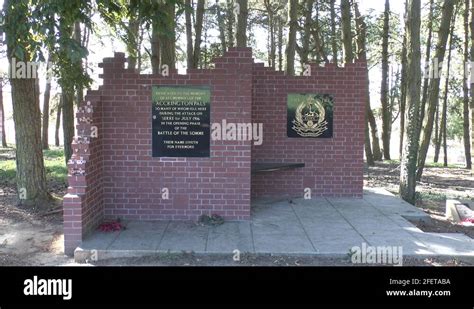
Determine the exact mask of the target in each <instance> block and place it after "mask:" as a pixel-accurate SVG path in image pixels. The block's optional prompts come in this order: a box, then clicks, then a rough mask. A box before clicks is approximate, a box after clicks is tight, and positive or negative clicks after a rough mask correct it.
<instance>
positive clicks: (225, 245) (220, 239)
mask: <svg viewBox="0 0 474 309" xmlns="http://www.w3.org/2000/svg"><path fill="white" fill-rule="evenodd" d="M234 250H239V251H240V252H252V253H253V252H255V249H254V247H253V239H252V231H251V227H250V222H227V223H226V224H223V225H219V226H213V227H211V228H210V229H209V238H208V240H207V252H210V253H223V252H228V253H229V254H230V253H232V252H233V251H234Z"/></svg>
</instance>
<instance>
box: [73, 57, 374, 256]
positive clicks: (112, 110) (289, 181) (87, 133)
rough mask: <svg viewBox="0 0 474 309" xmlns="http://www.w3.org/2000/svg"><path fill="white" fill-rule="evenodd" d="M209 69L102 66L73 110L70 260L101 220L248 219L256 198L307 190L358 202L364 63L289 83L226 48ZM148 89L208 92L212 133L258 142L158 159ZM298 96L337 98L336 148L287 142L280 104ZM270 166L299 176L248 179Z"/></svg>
mask: <svg viewBox="0 0 474 309" xmlns="http://www.w3.org/2000/svg"><path fill="white" fill-rule="evenodd" d="M214 63H215V67H214V68H213V69H208V70H201V69H194V70H188V72H187V74H186V75H179V74H177V72H170V74H169V76H161V75H144V74H139V73H138V72H136V71H134V70H131V69H126V68H125V64H126V59H125V56H124V54H121V53H116V54H115V57H114V58H105V59H104V61H103V63H102V64H101V65H100V67H101V68H102V69H103V74H102V75H101V78H102V79H103V85H102V86H100V87H99V89H98V90H94V91H89V92H88V94H87V96H86V98H85V101H84V102H83V103H82V104H81V106H80V108H79V110H78V112H77V126H76V131H77V134H76V137H75V139H74V142H73V144H72V147H73V151H74V153H73V157H72V158H71V161H70V162H69V164H68V170H69V176H68V181H69V188H68V193H67V195H66V196H65V197H64V235H65V236H64V237H65V239H64V241H65V252H66V253H67V254H71V253H72V252H73V250H74V249H75V248H76V247H77V246H78V245H80V243H81V241H82V239H83V237H85V236H86V235H87V234H88V233H90V232H91V231H93V230H94V229H95V228H97V226H98V224H99V223H100V222H101V221H103V220H108V219H117V218H120V219H124V220H197V219H198V218H199V217H200V216H201V215H212V214H217V215H220V216H222V217H224V218H225V219H226V220H248V219H250V201H251V197H252V196H254V197H258V196H266V195H291V196H301V197H302V196H303V193H304V188H311V189H312V190H314V195H315V196H348V197H361V196H362V185H363V183H362V181H363V179H362V175H363V173H362V171H363V138H364V122H363V117H364V103H365V92H364V91H365V89H366V76H365V71H364V70H365V69H366V67H365V62H358V63H355V64H350V65H348V66H346V67H344V68H336V67H334V66H326V67H316V66H312V75H311V76H305V77H287V76H285V75H284V74H283V73H281V72H276V71H274V70H272V69H270V68H265V67H264V66H263V65H262V64H255V63H254V61H253V59H252V51H251V49H249V48H233V49H231V50H230V51H228V52H226V53H225V55H224V56H223V57H220V58H217V59H215V62H214ZM154 86H172V87H175V86H178V87H202V86H205V87H208V88H209V90H210V122H211V124H214V123H223V122H224V123H262V124H263V144H262V145H260V146H257V145H255V143H253V142H252V141H250V140H245V141H241V140H240V141H239V140H225V139H219V140H216V139H213V138H212V139H211V140H210V147H209V150H210V152H209V155H208V156H203V157H164V156H162V157H159V156H155V154H154V152H155V150H153V149H152V147H154V146H153V145H152V135H153V134H155V131H154V128H153V127H152V123H153V121H154V120H153V119H152V89H153V87H154ZM300 92H302V93H327V94H331V95H333V97H334V122H333V137H332V138H326V139H312V138H301V139H299V138H289V137H287V110H286V109H287V102H286V100H287V94H288V93H300ZM153 117H154V116H153ZM153 143H154V142H153ZM269 161H271V162H296V163H304V164H305V167H304V168H299V169H293V170H288V171H277V172H272V173H261V174H252V172H251V166H252V163H256V162H269Z"/></svg>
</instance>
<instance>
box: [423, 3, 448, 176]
mask: <svg viewBox="0 0 474 309" xmlns="http://www.w3.org/2000/svg"><path fill="white" fill-rule="evenodd" d="M456 3H457V0H446V1H445V2H444V4H443V8H442V12H443V13H442V17H441V25H440V28H439V32H438V43H437V45H436V56H435V59H438V61H439V63H442V62H443V61H444V56H445V53H446V43H447V41H448V36H449V30H450V26H451V20H452V17H453V12H454V5H455V4H456ZM439 88H440V78H439V76H434V78H433V79H432V80H431V82H430V86H429V95H428V102H427V103H428V114H427V116H428V118H427V120H426V126H425V127H424V129H423V140H422V142H421V145H420V153H419V158H418V171H417V175H416V177H417V180H420V179H421V176H422V174H423V168H424V166H425V161H426V156H427V154H428V149H429V146H430V143H431V134H432V132H433V121H434V116H435V112H436V105H438V101H439Z"/></svg>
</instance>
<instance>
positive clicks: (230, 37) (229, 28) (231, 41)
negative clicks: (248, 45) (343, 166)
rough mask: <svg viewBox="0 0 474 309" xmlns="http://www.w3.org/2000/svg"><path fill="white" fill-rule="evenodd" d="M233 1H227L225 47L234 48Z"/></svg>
mask: <svg viewBox="0 0 474 309" xmlns="http://www.w3.org/2000/svg"><path fill="white" fill-rule="evenodd" d="M234 18H235V16H234V0H227V45H229V47H234V22H235V19H234Z"/></svg>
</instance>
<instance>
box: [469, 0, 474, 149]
mask: <svg viewBox="0 0 474 309" xmlns="http://www.w3.org/2000/svg"><path fill="white" fill-rule="evenodd" d="M470 28H471V65H472V63H474V0H472V1H471V25H470ZM473 83H474V79H471V81H470V84H471V102H470V106H471V130H472V131H471V151H472V149H474V87H473Z"/></svg>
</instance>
